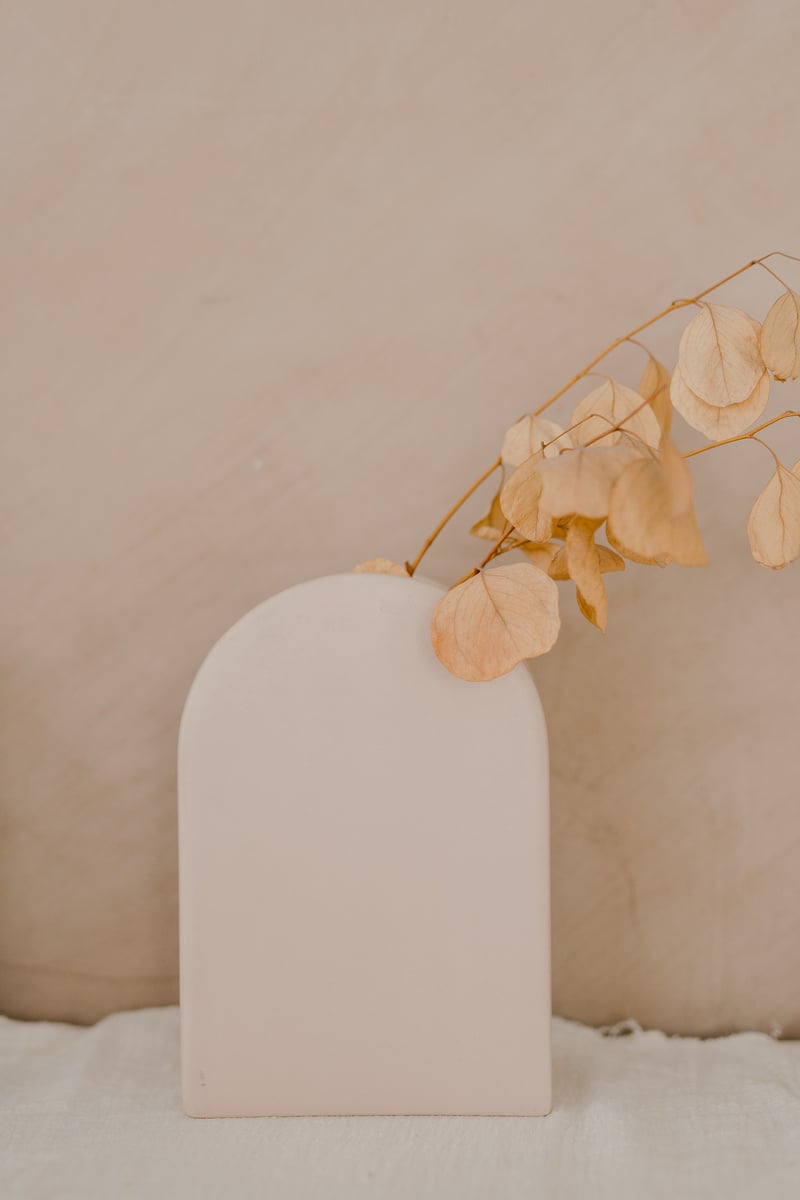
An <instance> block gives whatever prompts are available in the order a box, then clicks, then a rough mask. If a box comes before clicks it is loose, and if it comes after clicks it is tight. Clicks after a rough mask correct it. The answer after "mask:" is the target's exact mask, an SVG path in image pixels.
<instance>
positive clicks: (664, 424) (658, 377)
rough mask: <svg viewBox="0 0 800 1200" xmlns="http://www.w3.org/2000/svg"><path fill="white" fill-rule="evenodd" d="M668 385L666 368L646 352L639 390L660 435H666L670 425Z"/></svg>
mask: <svg viewBox="0 0 800 1200" xmlns="http://www.w3.org/2000/svg"><path fill="white" fill-rule="evenodd" d="M669 385H670V374H669V371H668V370H667V368H666V367H665V366H664V364H663V363H660V362H659V361H658V359H657V358H654V357H653V355H652V354H648V356H647V366H646V367H645V369H644V371H643V372H642V378H641V379H640V381H639V391H640V392H641V394H642V396H644V398H645V400H647V401H649V404H650V407H651V409H652V410H653V415H654V416H655V419H656V420H657V421H658V427H659V429H660V430H661V436H662V437H666V435H667V434H668V433H669V431H670V426H671V425H672V401H671V400H670V396H669Z"/></svg>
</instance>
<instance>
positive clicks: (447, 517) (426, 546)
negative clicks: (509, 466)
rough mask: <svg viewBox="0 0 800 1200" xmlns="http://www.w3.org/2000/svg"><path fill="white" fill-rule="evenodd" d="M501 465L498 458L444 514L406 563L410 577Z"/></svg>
mask: <svg viewBox="0 0 800 1200" xmlns="http://www.w3.org/2000/svg"><path fill="white" fill-rule="evenodd" d="M501 463H502V459H500V458H499V457H498V458H496V459H495V460H494V462H493V463H492V465H491V466H490V467H487V468H486V470H485V471H484V472H483V473H482V474H480V475H479V476H478V478H477V479H476V480H475V482H474V483H472V484H470V486H469V487H468V488H467V490H466V491H465V492H464V494H463V496H461V497H460V498H459V499H458V500H456V502H455V504H454V505H453V506H452V508H449V509H448V510H447V512H446V513H445V514H444V516H443V517H442V519H441V521H440V522H439V524H438V525H437V526H436V527H435V528H434V529H433V530H432V532H431V533H429V534H428V536H427V537H426V539H425V541H424V542H423V543H422V547H421V548H420V551H419V553H418V554H417V556H416V558H414V559H413V560H412V561H411V562H407V563H406V570H407V571H408V573H409V575H413V574H414V572H415V571H416V569H417V567H418V566H419V564H420V563H421V562H422V560H423V558H424V557H425V555H426V554H427V553H428V551H429V550H430V548H431V546H432V545H433V543H434V542H435V541H436V539H437V537H438V536H439V534H440V533H441V532H442V530H443V529H444V527H445V525H447V523H448V522H449V521H451V520H452V518H453V517H454V516H455V515H456V513H457V512H458V510H459V509H460V508H461V506H462V505H463V504H466V502H467V500H469V498H470V496H471V495H472V494H473V493H474V492H477V490H478V488H479V487H480V486H481V484H482V483H485V482H486V480H487V479H488V478H489V476H490V475H493V474H494V472H495V471H496V470H498V468H499V467H500V466H501Z"/></svg>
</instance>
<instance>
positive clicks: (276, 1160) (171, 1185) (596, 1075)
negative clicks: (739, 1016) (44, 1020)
mask: <svg viewBox="0 0 800 1200" xmlns="http://www.w3.org/2000/svg"><path fill="white" fill-rule="evenodd" d="M554 1057H555V1062H554V1068H555V1109H554V1111H553V1113H552V1114H551V1115H550V1116H549V1117H546V1118H544V1119H538V1120H527V1119H521V1118H505V1119H490V1118H479V1117H476V1118H451V1117H414V1118H410V1117H403V1118H388V1117H375V1118H355V1117H346V1118H344V1117H338V1118H291V1119H256V1120H253V1119H243V1120H214V1121H209V1120H205V1121H197V1120H191V1119H189V1118H188V1117H185V1116H184V1115H183V1113H182V1111H181V1107H180V1096H179V1085H178V1013H177V1010H176V1009H171V1008H165V1009H149V1010H144V1011H142V1012H134V1013H119V1014H117V1015H115V1016H112V1017H108V1018H107V1019H106V1020H104V1021H101V1022H100V1024H98V1025H96V1026H94V1027H93V1028H90V1029H80V1028H75V1027H72V1026H65V1025H51V1024H25V1023H21V1022H16V1021H10V1020H7V1019H2V1018H0V1089H1V1095H0V1196H2V1198H3V1200H12V1198H13V1200H17V1198H19V1200H29V1198H36V1200H40V1198H42V1200H44V1198H46V1197H53V1198H54V1200H56V1198H57V1200H72V1198H73V1197H75V1198H76V1200H78V1198H79V1200H94V1198H95V1197H97V1198H98V1200H99V1198H102V1200H118V1198H119V1200H121V1198H123V1197H148V1198H149V1197H153V1198H154V1200H183V1198H184V1197H187V1198H188V1197H192V1198H193V1200H196V1198H201V1200H202V1198H204V1197H221V1198H223V1200H249V1198H250V1197H259V1200H261V1198H268V1200H294V1198H296V1197H315V1198H316V1197H320V1198H324V1200H334V1198H336V1200H338V1198H339V1197H341V1198H342V1200H345V1198H346V1200H359V1198H360V1197H375V1198H379V1200H395V1198H399V1197H403V1198H404V1200H405V1198H408V1200H425V1198H428V1197H430V1198H431V1200H433V1198H435V1200H449V1198H450V1197H452V1198H454V1200H455V1198H458V1200H472V1198H475V1200H478V1198H481V1200H505V1198H507V1197H534V1196H536V1197H538V1196H541V1197H546V1198H547V1200H557V1198H560V1197H570V1198H571V1197H576V1198H580V1200H603V1198H604V1197H609V1198H611V1197H613V1200H622V1198H624V1197H635V1198H636V1200H658V1198H659V1197H669V1200H691V1198H693V1197H704V1198H705V1197H709V1198H713V1200H717V1198H722V1197H724V1198H725V1200H738V1198H739V1197H753V1200H773V1198H776V1197H779V1198H781V1200H783V1198H786V1200H790V1198H791V1200H794V1198H796V1197H798V1196H800V1043H790V1042H786V1043H780V1042H776V1041H773V1040H771V1039H770V1038H768V1037H765V1036H764V1035H761V1034H755V1033H749V1034H740V1035H738V1036H736V1037H730V1038H723V1039H718V1040H715V1041H706V1042H701V1041H697V1040H695V1039H688V1038H687V1039H679V1038H667V1037H665V1036H664V1035H663V1034H660V1033H642V1032H634V1033H632V1034H630V1035H629V1036H625V1037H604V1036H603V1035H602V1034H600V1033H598V1032H596V1031H594V1030H590V1029H586V1028H584V1027H583V1026H581V1025H575V1024H572V1023H571V1022H568V1021H562V1020H556V1021H555V1022H554Z"/></svg>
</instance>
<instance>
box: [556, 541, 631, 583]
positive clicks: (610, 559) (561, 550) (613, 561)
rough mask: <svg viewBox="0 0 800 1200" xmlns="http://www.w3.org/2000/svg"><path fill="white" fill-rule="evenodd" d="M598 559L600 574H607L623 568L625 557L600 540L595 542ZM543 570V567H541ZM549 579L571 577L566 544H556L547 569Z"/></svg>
mask: <svg viewBox="0 0 800 1200" xmlns="http://www.w3.org/2000/svg"><path fill="white" fill-rule="evenodd" d="M595 549H596V550H597V555H598V559H599V562H600V574H601V575H609V574H611V573H612V572H614V571H624V570H625V559H624V558H623V557H622V555H621V554H617V552H616V551H615V550H610V549H609V547H608V546H604V545H603V543H602V542H600V543H597V542H595ZM542 570H544V567H542ZM547 574H548V575H549V576H550V578H551V579H557V580H559V581H561V580H564V579H571V578H572V576H571V575H570V573H569V566H568V564H567V549H566V546H558V547H557V550H556V553H555V554H554V555H553V559H552V562H551V563H550V567H549V569H548V571H547Z"/></svg>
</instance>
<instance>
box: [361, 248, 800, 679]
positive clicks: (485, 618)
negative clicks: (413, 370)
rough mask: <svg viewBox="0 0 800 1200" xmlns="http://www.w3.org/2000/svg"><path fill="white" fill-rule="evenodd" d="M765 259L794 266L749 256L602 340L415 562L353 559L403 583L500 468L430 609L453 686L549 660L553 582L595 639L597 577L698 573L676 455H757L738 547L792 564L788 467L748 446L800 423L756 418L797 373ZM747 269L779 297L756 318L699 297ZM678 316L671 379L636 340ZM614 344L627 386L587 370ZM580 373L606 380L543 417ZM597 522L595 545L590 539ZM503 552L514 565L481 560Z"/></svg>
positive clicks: (797, 327) (797, 499)
mask: <svg viewBox="0 0 800 1200" xmlns="http://www.w3.org/2000/svg"><path fill="white" fill-rule="evenodd" d="M775 257H780V258H784V259H787V260H789V261H793V262H800V258H797V257H795V256H793V255H789V254H784V253H783V252H782V251H771V252H770V253H769V254H765V255H763V256H762V257H761V258H755V259H751V260H750V261H749V262H747V263H745V264H744V266H741V267H739V268H737V270H735V271H731V272H730V274H728V275H725V276H724V277H723V278H722V279H719V280H718V281H717V282H716V283H713V284H711V286H710V287H707V288H704V289H703V290H702V291H700V292H698V293H697V294H696V295H695V296H692V297H689V298H686V299H681V300H673V302H672V303H671V304H669V305H667V307H666V308H664V309H662V310H661V311H660V312H658V313H656V314H655V316H652V317H650V318H648V320H646V321H643V322H641V324H639V325H637V326H636V327H635V328H634V329H631V330H630V331H629V332H628V333H625V334H623V335H622V336H621V337H619V338H615V340H614V341H613V342H611V343H610V344H609V345H608V346H607V347H606V348H605V349H604V350H602V351H601V352H600V354H598V355H596V356H595V357H594V358H593V359H592V360H591V362H589V363H587V364H586V366H584V367H583V368H582V369H581V370H580V371H578V372H577V373H576V374H575V375H573V376H572V378H571V379H570V380H568V381H567V383H565V384H564V385H563V387H561V388H559V389H558V391H556V392H554V393H553V395H552V396H550V397H549V398H548V399H547V400H545V401H544V402H543V403H542V404H540V405H539V407H538V408H537V409H535V410H534V411H533V412H532V413H529V414H527V415H526V416H524V417H521V418H520V419H519V420H518V421H517V422H516V423H515V424H514V425H513V426H512V427H511V429H509V430H508V431H507V433H506V435H505V437H504V439H503V445H502V449H501V452H500V455H499V457H498V458H497V459H495V461H494V462H493V463H492V465H491V466H490V467H488V468H487V470H486V471H484V472H483V473H482V474H481V475H480V476H479V477H478V478H477V479H476V480H475V482H474V483H473V484H471V485H470V487H469V488H468V489H467V490H466V491H465V492H464V494H463V495H462V496H461V497H460V498H459V499H458V500H457V501H456V503H455V504H454V505H453V506H452V507H451V508H450V509H449V510H448V512H447V513H445V515H444V517H443V518H442V519H441V521H439V523H438V524H437V525H436V527H435V528H434V529H433V531H432V532H431V534H429V536H428V537H427V538H426V540H425V542H424V543H423V545H422V547H421V549H420V551H419V553H418V554H417V556H416V558H415V559H414V560H413V561H412V562H407V563H406V564H405V566H400V565H398V564H396V563H392V562H390V561H388V560H387V559H380V558H379V559H373V560H370V562H369V563H364V564H361V567H360V568H358V569H360V570H365V571H372V572H375V571H378V572H383V573H386V574H400V575H406V576H408V575H413V574H414V572H415V571H416V569H417V568H418V566H419V564H420V562H421V560H422V559H423V557H424V556H425V554H426V553H427V551H428V549H429V548H430V547H431V546H432V545H433V543H434V541H435V540H436V538H437V537H438V536H439V534H440V533H441V532H442V530H443V529H444V528H445V526H446V525H447V524H448V522H449V521H450V520H451V519H452V517H453V516H454V515H455V514H456V513H457V512H458V511H459V509H460V508H461V507H462V505H463V504H464V503H465V502H466V501H467V500H468V499H469V497H470V496H472V495H473V493H474V492H475V491H477V489H478V488H479V487H480V486H481V484H482V483H484V482H485V481H486V480H487V479H488V478H489V477H490V475H492V474H493V473H494V472H495V471H496V470H497V469H498V468H503V482H502V484H501V486H500V488H499V489H498V491H497V493H496V495H495V497H494V499H493V501H492V503H491V506H490V508H489V511H488V513H487V514H486V516H485V517H484V518H482V520H480V521H478V522H477V523H476V524H475V525H474V526H473V528H472V530H471V532H472V533H473V534H475V535H476V536H477V537H481V538H488V539H491V541H492V545H491V548H490V549H489V551H488V553H487V554H486V555H485V556H484V558H483V559H482V560H481V561H480V562H479V563H478V565H477V566H474V567H473V568H472V569H471V570H470V571H468V572H467V574H466V575H464V576H463V577H462V578H461V579H459V580H458V582H457V583H455V584H453V586H452V587H451V588H450V589H449V591H448V592H447V593H446V595H445V597H444V598H443V599H442V600H441V601H440V603H439V604H438V605H437V607H436V610H435V613H434V617H433V621H432V626H431V628H432V637H433V643H434V648H435V650H436V653H437V655H438V656H439V658H440V659H441V661H442V662H443V663H444V664H445V666H446V667H447V668H448V670H450V671H452V672H453V673H454V674H456V675H459V676H461V677H462V678H464V679H471V680H484V679H493V678H495V677H496V676H497V675H502V674H504V673H505V672H506V671H509V670H511V669H512V668H513V667H514V666H515V665H516V663H517V662H519V661H520V659H522V658H526V657H535V656H536V655H539V654H544V653H546V652H547V651H548V650H549V649H550V648H551V646H552V645H553V643H554V642H555V640H556V638H557V636H558V629H559V618H558V591H557V588H556V584H555V581H557V580H571V581H572V582H573V584H574V585H575V592H576V599H577V603H578V607H579V609H580V611H581V613H582V614H583V615H584V616H585V617H586V619H587V620H589V621H590V622H591V623H592V624H593V625H595V626H596V627H597V628H599V629H600V630H604V629H605V624H606V612H607V596H606V591H605V585H604V583H603V575H604V574H606V573H608V572H609V571H612V572H613V571H621V570H623V569H624V567H625V560H626V559H627V560H628V561H631V562H634V563H643V564H645V565H650V566H661V567H664V566H666V565H668V564H669V563H680V564H683V565H685V566H702V565H704V564H705V563H706V561H707V559H706V553H705V549H704V547H703V542H702V537H701V534H700V530H699V527H698V524H697V519H696V516H695V512H694V505H693V500H692V479H691V475H690V472H689V468H688V466H687V460H689V459H692V458H694V457H696V456H697V455H698V454H704V453H705V452H706V451H707V450H714V449H718V448H720V447H722V446H728V445H731V444H733V443H734V442H744V441H755V442H759V443H760V444H761V445H762V446H763V447H764V448H765V449H766V450H767V451H768V453H769V454H770V455H771V456H772V458H773V460H774V466H775V469H774V473H773V474H772V476H771V478H770V479H769V480H768V482H767V483H766V485H765V486H764V487H763V488H762V491H761V492H760V493H759V495H758V497H757V498H756V501H755V504H754V505H753V508H752V511H751V513H750V517H749V520H748V523H747V536H748V540H749V543H750V549H751V552H752V555H753V558H754V559H755V560H756V562H758V563H760V564H761V565H763V566H765V567H769V568H771V569H773V570H779V569H781V568H782V567H785V566H786V565H787V564H788V563H789V562H791V561H793V560H794V559H796V558H800V461H798V462H797V463H795V464H794V466H793V467H791V469H790V468H788V467H786V466H784V465H783V464H782V463H781V462H780V459H779V458H778V455H777V454H776V452H775V450H774V449H773V448H772V446H770V445H769V443H768V442H766V441H765V440H764V439H763V438H762V437H760V436H759V435H760V434H762V433H763V432H764V431H765V430H766V429H769V428H770V427H771V426H773V425H776V424H777V423H778V422H779V421H784V420H787V419H788V418H789V417H800V409H794V408H787V409H785V410H784V411H783V412H781V413H778V414H777V415H775V416H771V417H767V418H765V419H763V420H760V418H762V416H763V414H764V411H765V409H766V406H767V403H768V400H769V395H770V390H771V383H772V381H777V382H779V383H780V382H783V381H785V380H787V379H793V380H794V379H800V293H798V292H795V291H793V290H792V289H791V288H790V287H789V286H788V285H787V284H786V283H785V281H784V280H783V279H782V278H781V276H780V275H779V274H778V273H777V272H776V271H774V270H773V269H772V267H770V266H768V265H767V260H768V259H771V258H775ZM756 266H760V267H762V268H763V269H764V270H765V271H766V272H767V273H768V274H769V275H770V276H771V277H772V278H773V279H774V280H775V281H776V283H778V284H780V286H781V287H782V288H783V289H784V291H783V293H782V295H780V296H779V297H778V299H777V300H776V301H775V302H774V303H773V305H772V307H771V308H770V310H769V312H768V313H767V315H766V317H765V318H764V322H763V324H761V323H759V321H757V320H756V319H755V318H753V317H752V316H750V315H748V314H747V313H745V312H743V311H742V310H741V309H738V308H732V307H729V306H725V305H720V304H717V303H715V302H711V301H709V300H708V299H707V297H709V296H710V295H711V294H712V293H713V292H715V291H716V290H717V289H718V288H721V287H722V286H723V285H724V284H727V283H730V282H731V281H733V280H734V279H737V278H738V277H739V276H742V275H744V274H745V273H746V272H747V271H749V270H751V269H752V268H753V267H756ZM684 308H693V309H695V310H696V311H695V312H694V315H693V316H692V318H691V320H690V321H689V323H688V325H687V326H686V328H685V329H684V331H683V334H682V336H681V339H680V346H679V351H678V357H677V363H676V365H675V368H674V370H673V371H672V372H670V371H668V370H667V368H666V367H665V366H664V365H663V364H662V363H660V362H659V361H658V360H657V359H656V358H655V357H654V356H653V354H652V353H651V351H650V350H649V349H648V347H647V346H646V345H645V344H644V343H642V342H641V341H640V340H639V339H638V335H639V334H640V333H642V332H643V331H644V330H646V329H649V328H650V327H651V326H653V325H655V324H656V323H657V322H658V321H660V320H662V319H663V318H664V317H666V316H668V315H670V314H671V313H674V312H676V311H678V310H680V309H684ZM625 342H630V343H632V344H633V345H636V346H637V347H639V348H640V349H641V350H643V351H644V352H645V354H646V355H647V363H646V365H645V368H644V371H643V373H642V376H641V379H640V381H639V383H638V386H637V387H633V386H631V385H630V384H627V383H623V382H621V381H619V380H618V379H616V378H614V377H612V376H610V375H606V374H605V373H604V372H597V371H595V370H594V368H595V367H596V366H597V365H598V363H600V362H602V361H603V359H605V358H607V357H608V355H610V354H611V353H612V351H614V350H615V349H616V348H617V347H618V346H620V345H622V344H623V343H625ZM593 374H594V375H598V376H599V377H600V378H601V379H602V381H603V382H601V383H600V384H599V385H598V386H596V387H594V388H593V390H591V391H590V392H589V393H588V394H587V395H585V396H584V397H583V398H582V399H581V400H579V402H578V404H577V406H576V407H575V409H574V411H573V413H572V418H571V422H570V423H569V424H567V425H566V427H562V426H561V425H559V424H557V423H556V422H554V421H552V420H550V419H549V418H546V417H543V416H542V415H541V414H542V413H544V412H545V411H546V410H547V409H549V408H550V407H551V406H552V405H553V404H555V403H556V401H558V400H559V399H561V398H562V397H563V396H564V395H565V394H566V393H567V392H568V391H569V390H570V388H572V387H573V386H574V385H575V384H577V383H578V382H580V381H581V380H584V379H587V378H588V377H589V376H590V375H593ZM676 413H677V414H679V415H680V416H681V417H683V419H684V420H685V421H686V422H687V423H688V424H689V425H690V426H691V427H692V428H693V429H695V430H698V431H699V432H700V433H702V434H704V435H705V436H706V437H707V438H708V442H707V444H705V445H702V446H698V447H697V448H696V449H694V450H690V451H688V452H687V453H685V454H680V453H679V452H678V450H677V449H676V447H675V445H674V444H673V442H672V440H671V437H670V430H671V425H672V420H673V417H674V415H675V414H676ZM756 422H759V423H756ZM603 527H605V536H606V539H607V541H608V543H609V545H608V546H606V545H603V544H602V543H598V542H596V540H595V539H596V537H597V535H598V533H600V531H601V530H602V528H603ZM513 550H521V551H522V552H523V554H524V555H525V558H526V561H525V562H521V563H514V564H512V565H510V566H508V565H505V564H503V565H501V566H499V567H498V566H497V565H491V564H493V563H494V560H496V559H498V558H500V557H501V556H502V555H506V554H508V553H510V552H511V551H513Z"/></svg>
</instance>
